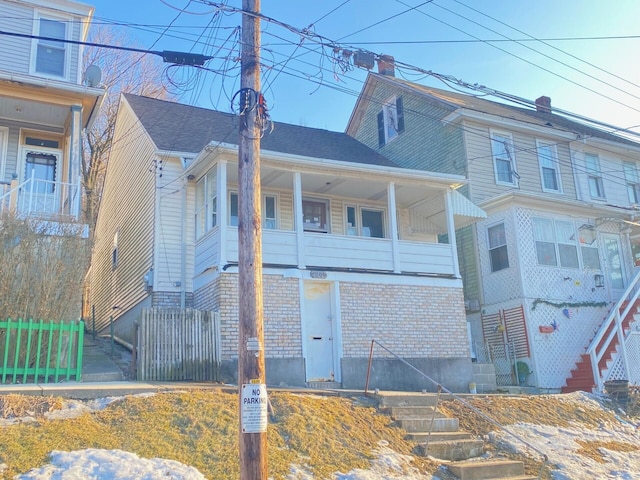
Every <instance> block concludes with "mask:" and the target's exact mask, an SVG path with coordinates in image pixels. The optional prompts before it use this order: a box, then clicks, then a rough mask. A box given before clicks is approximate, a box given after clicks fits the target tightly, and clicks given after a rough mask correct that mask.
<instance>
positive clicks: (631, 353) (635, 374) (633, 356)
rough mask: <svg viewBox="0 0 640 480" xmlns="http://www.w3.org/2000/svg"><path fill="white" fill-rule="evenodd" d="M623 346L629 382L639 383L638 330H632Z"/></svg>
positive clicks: (639, 335) (639, 342)
mask: <svg viewBox="0 0 640 480" xmlns="http://www.w3.org/2000/svg"><path fill="white" fill-rule="evenodd" d="M625 346H626V347H627V362H628V363H629V384H630V385H640V332H633V333H632V334H631V336H630V337H629V339H628V340H627V343H626V344H625Z"/></svg>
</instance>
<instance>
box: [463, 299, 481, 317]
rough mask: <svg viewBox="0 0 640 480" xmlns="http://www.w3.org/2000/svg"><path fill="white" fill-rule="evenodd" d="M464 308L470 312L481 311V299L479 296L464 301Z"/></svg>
mask: <svg viewBox="0 0 640 480" xmlns="http://www.w3.org/2000/svg"><path fill="white" fill-rule="evenodd" d="M464 309H465V310H466V311H467V312H470V313H473V312H479V311H480V300H478V299H477V298H472V299H470V300H465V301H464Z"/></svg>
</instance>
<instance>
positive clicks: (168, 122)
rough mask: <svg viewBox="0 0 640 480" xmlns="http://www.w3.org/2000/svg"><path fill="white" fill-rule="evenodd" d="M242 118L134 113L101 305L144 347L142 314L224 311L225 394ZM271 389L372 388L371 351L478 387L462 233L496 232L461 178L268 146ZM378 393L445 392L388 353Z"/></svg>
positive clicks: (116, 175)
mask: <svg viewBox="0 0 640 480" xmlns="http://www.w3.org/2000/svg"><path fill="white" fill-rule="evenodd" d="M237 137H238V130H237V118H236V117H234V116H233V115H230V114H226V113H221V112H217V111H212V110H206V109H202V108H196V107H191V106H187V105H181V104H177V103H172V102H167V101H161V100H155V99H149V98H144V97H139V96H134V95H124V96H123V97H122V98H121V104H120V110H119V114H118V120H117V126H116V135H115V140H114V145H113V149H112V152H111V156H110V161H109V169H108V173H107V178H106V183H105V189H104V193H103V199H102V205H101V208H100V213H99V218H98V223H97V227H96V244H95V248H94V254H93V259H92V270H91V279H90V283H91V297H90V300H91V303H92V304H93V305H94V306H95V311H96V319H97V325H98V329H100V330H103V331H104V330H105V329H107V328H108V325H109V319H110V317H113V319H114V328H115V331H116V333H117V335H118V336H120V337H122V338H124V339H129V340H130V339H131V338H132V329H133V323H134V321H135V320H136V318H137V317H138V316H139V314H140V311H141V309H142V308H143V307H150V306H168V307H195V308H197V309H209V310H215V311H218V312H219V315H220V322H221V327H220V338H219V341H220V345H221V352H220V353H221V360H222V376H221V380H230V381H233V379H234V377H235V376H236V371H237V367H236V362H237V348H238V346H237V342H238V337H237V322H238V313H237V305H238V295H239V294H241V292H238V291H237V271H238V267H237V265H238V242H237V238H238V229H237V220H238V194H237V192H238V190H237V183H238V174H237V144H236V142H237ZM261 149H262V150H261V183H262V228H263V239H262V241H263V243H262V245H263V272H264V278H263V286H264V309H265V313H264V318H265V356H266V363H267V382H268V383H270V384H275V385H279V384H287V385H305V384H309V383H313V384H317V382H320V383H324V382H331V384H336V383H337V384H340V385H342V386H343V387H347V388H361V387H363V386H364V383H365V380H366V370H367V362H368V356H369V351H370V347H371V341H372V340H377V341H379V342H380V343H381V344H383V345H384V346H385V347H386V348H388V349H389V350H390V351H392V352H393V353H394V354H395V355H398V356H400V357H402V358H404V359H406V360H408V361H410V362H412V363H413V364H414V365H416V366H417V367H419V368H421V369H422V370H423V371H425V372H426V373H428V374H429V375H431V376H433V377H434V378H436V379H437V380H438V381H440V382H442V383H443V384H444V385H445V386H447V387H448V388H450V389H452V390H457V391H462V390H466V389H467V388H468V383H469V382H470V381H471V379H472V365H471V358H470V352H469V339H468V332H467V325H466V320H465V315H464V302H463V295H462V281H461V279H460V275H459V267H458V261H457V255H456V244H455V235H454V231H455V229H456V228H461V227H463V226H464V225H468V224H469V223H471V222H474V221H476V220H478V219H479V218H483V217H484V212H482V211H481V210H480V209H478V208H477V207H476V206H475V205H473V204H472V203H471V202H469V201H468V200H466V199H465V198H464V197H463V196H462V195H460V194H459V193H458V192H457V189H458V188H459V187H460V186H462V185H464V183H465V181H464V179H463V177H462V176H459V175H449V174H434V173H430V172H424V171H419V170H413V169H406V168H400V167H398V166H397V165H396V164H395V163H394V162H392V161H389V160H388V159H386V158H385V157H383V156H381V155H379V154H377V153H376V152H375V151H373V150H372V149H370V148H367V147H365V146H364V145H363V144H361V143H359V142H357V141H356V140H354V139H353V138H351V137H349V136H347V135H345V134H342V133H337V132H330V131H326V130H319V129H312V128H307V127H301V126H295V125H288V124H281V123H275V125H274V129H273V131H272V132H271V133H268V134H265V136H264V138H262V140H261ZM372 384H375V385H376V386H379V387H380V388H384V387H387V388H411V389H422V388H431V389H432V388H434V385H429V382H427V381H425V380H424V379H423V378H421V377H419V376H418V375H416V374H415V373H413V371H411V369H408V368H406V367H404V368H403V366H402V364H401V362H400V361H399V360H397V359H395V358H394V357H392V356H391V355H390V354H389V353H387V352H385V351H384V350H382V349H378V350H377V352H376V355H375V358H374V368H373V377H372Z"/></svg>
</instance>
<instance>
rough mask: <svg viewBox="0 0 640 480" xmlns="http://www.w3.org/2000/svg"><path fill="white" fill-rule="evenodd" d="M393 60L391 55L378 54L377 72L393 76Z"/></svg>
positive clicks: (394, 71) (394, 72)
mask: <svg viewBox="0 0 640 480" xmlns="http://www.w3.org/2000/svg"><path fill="white" fill-rule="evenodd" d="M395 62H396V60H395V58H393V57H392V56H391V55H380V56H379V57H378V73H379V74H380V75H388V76H390V77H395V75H396V70H395Z"/></svg>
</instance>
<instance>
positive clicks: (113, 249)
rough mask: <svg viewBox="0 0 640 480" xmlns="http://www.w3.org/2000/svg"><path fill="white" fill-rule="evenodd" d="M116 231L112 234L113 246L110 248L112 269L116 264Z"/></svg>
mask: <svg viewBox="0 0 640 480" xmlns="http://www.w3.org/2000/svg"><path fill="white" fill-rule="evenodd" d="M119 233H120V232H116V233H115V235H114V236H113V247H112V249H111V268H112V269H114V268H116V267H117V266H118V234H119Z"/></svg>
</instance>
